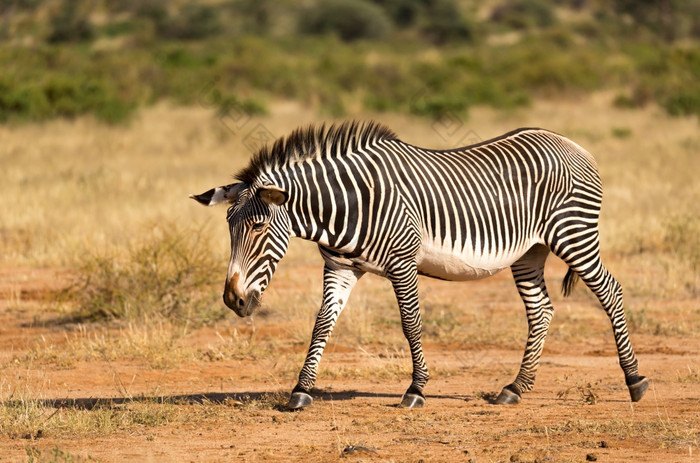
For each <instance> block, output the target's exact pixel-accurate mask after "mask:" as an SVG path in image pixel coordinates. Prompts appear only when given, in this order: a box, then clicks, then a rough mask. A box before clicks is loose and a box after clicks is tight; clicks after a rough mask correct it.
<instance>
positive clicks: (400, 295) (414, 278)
mask: <svg viewBox="0 0 700 463" xmlns="http://www.w3.org/2000/svg"><path fill="white" fill-rule="evenodd" d="M388 277H389V279H390V280H391V283H392V284H393V287H394V293H395V294H396V300H397V301H398V303H399V312H400V314H401V328H402V329H403V334H404V336H405V337H406V340H407V341H408V346H409V348H410V350H411V360H412V361H413V381H412V382H411V386H410V387H409V388H408V390H407V391H406V393H405V394H404V396H403V398H402V399H401V404H400V406H401V407H405V408H419V407H422V406H423V405H424V404H425V396H424V395H423V388H424V387H425V384H426V383H427V382H428V377H429V375H428V368H427V366H426V365H425V358H424V357H423V347H422V346H421V331H422V330H423V324H422V322H421V317H420V308H419V304H418V270H417V268H416V264H415V263H412V264H406V265H405V266H399V267H398V268H395V269H393V270H392V271H391V272H390V273H389V275H388Z"/></svg>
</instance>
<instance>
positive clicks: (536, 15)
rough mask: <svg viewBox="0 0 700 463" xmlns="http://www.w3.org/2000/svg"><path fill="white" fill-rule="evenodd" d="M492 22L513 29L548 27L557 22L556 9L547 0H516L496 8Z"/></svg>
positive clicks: (492, 15) (492, 13)
mask: <svg viewBox="0 0 700 463" xmlns="http://www.w3.org/2000/svg"><path fill="white" fill-rule="evenodd" d="M491 20H492V21H493V22H495V23H499V24H502V25H504V26H506V27H509V28H512V29H531V28H536V27H548V26H551V25H552V24H554V22H555V16H554V8H553V7H552V5H551V4H550V3H549V2H547V1H546V0H516V1H512V2H507V3H502V4H500V5H498V6H497V7H496V8H494V9H493V11H492V12H491Z"/></svg>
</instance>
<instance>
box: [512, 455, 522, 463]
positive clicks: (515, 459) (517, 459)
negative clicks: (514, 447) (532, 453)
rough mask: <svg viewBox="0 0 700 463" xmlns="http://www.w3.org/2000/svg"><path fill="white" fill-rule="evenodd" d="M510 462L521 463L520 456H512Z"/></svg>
mask: <svg viewBox="0 0 700 463" xmlns="http://www.w3.org/2000/svg"><path fill="white" fill-rule="evenodd" d="M510 461H512V462H514V463H515V462H518V461H520V455H518V454H517V453H516V454H514V455H511V456H510Z"/></svg>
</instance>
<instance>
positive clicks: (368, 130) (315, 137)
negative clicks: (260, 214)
mask: <svg viewBox="0 0 700 463" xmlns="http://www.w3.org/2000/svg"><path fill="white" fill-rule="evenodd" d="M394 139H396V134H395V133H394V132H393V131H392V130H391V129H390V128H388V127H387V126H385V125H384V124H381V123H379V122H375V121H368V122H359V121H356V120H353V121H346V122H342V123H340V124H330V125H326V124H320V125H310V126H308V127H300V128H298V129H296V130H294V131H293V132H292V133H291V134H289V135H288V136H286V137H280V138H278V139H277V140H276V141H275V142H274V143H273V144H272V146H270V145H265V146H263V147H262V148H260V150H259V151H258V152H257V153H256V154H255V155H254V156H253V158H252V159H251V160H250V163H249V164H248V167H246V168H244V169H243V170H241V171H240V172H238V173H237V174H236V176H235V178H236V179H237V180H239V181H241V182H245V183H247V184H249V185H250V184H252V183H254V182H255V180H256V179H257V178H258V177H259V175H260V174H262V173H264V172H267V171H269V170H272V169H275V168H279V167H284V166H287V165H290V164H292V163H294V162H297V161H301V160H303V159H309V158H314V157H318V156H326V153H328V154H327V155H328V156H338V155H340V156H343V155H344V154H345V153H347V152H348V151H349V150H354V149H356V148H358V147H360V146H364V145H366V144H367V143H370V142H377V141H381V140H394Z"/></svg>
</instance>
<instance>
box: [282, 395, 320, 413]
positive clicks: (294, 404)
mask: <svg viewBox="0 0 700 463" xmlns="http://www.w3.org/2000/svg"><path fill="white" fill-rule="evenodd" d="M311 402H313V399H312V398H311V396H310V395H309V394H307V393H306V392H292V396H291V397H290V398H289V402H287V406H286V407H285V409H286V410H289V411H294V410H302V409H304V408H306V407H308V406H309V405H311Z"/></svg>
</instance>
